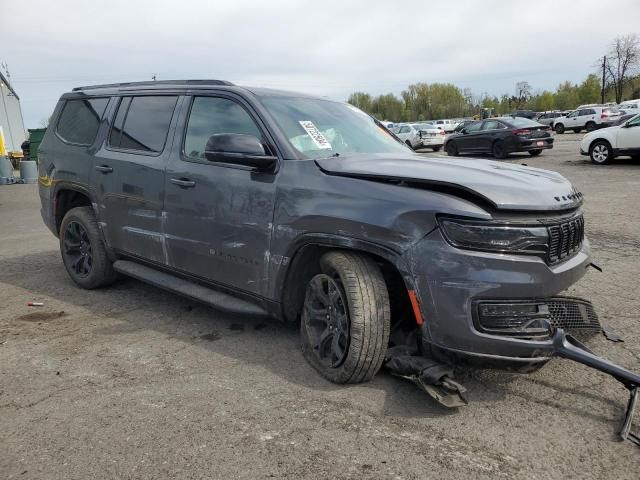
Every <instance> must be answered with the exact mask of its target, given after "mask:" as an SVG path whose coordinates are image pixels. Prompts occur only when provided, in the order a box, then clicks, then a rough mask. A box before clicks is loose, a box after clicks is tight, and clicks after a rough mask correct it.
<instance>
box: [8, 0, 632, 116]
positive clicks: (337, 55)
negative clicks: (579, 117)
mask: <svg viewBox="0 0 640 480" xmlns="http://www.w3.org/2000/svg"><path fill="white" fill-rule="evenodd" d="M165 3H166V6H165V5H164V4H165ZM0 16H1V17H0V18H2V28H0V61H3V62H6V63H7V64H8V65H9V72H10V74H11V81H12V84H13V86H14V88H15V90H16V91H17V92H18V95H19V96H20V98H21V103H22V109H23V113H24V118H25V124H26V125H25V126H26V127H27V128H34V127H38V126H40V123H41V121H42V120H43V119H46V118H47V117H48V116H49V115H50V113H51V111H52V109H53V107H54V105H55V102H56V100H57V99H58V97H59V96H60V95H61V94H62V93H63V92H65V91H68V90H69V89H71V88H72V87H74V86H79V85H87V84H94V83H105V82H119V81H135V80H150V79H151V75H152V74H153V73H156V74H157V76H158V79H174V78H175V79H184V78H221V79H226V80H231V81H233V82H235V83H238V84H246V85H260V86H268V87H277V88H282V89H288V90H298V91H304V92H309V93H315V94H318V95H323V96H327V97H330V98H334V99H337V100H344V99H346V97H347V96H348V94H349V93H350V92H352V91H355V90H359V91H366V92H370V93H372V94H379V93H387V92H393V93H396V94H399V93H400V92H401V91H402V89H403V88H404V87H406V86H407V85H409V84H411V83H415V82H429V83H431V82H453V83H455V84H456V85H458V86H459V87H461V88H471V89H472V90H473V92H474V93H475V94H480V93H483V92H488V93H490V94H496V95H500V94H502V93H509V94H513V93H514V89H515V83H516V82H517V81H520V80H527V81H529V82H530V83H531V85H532V86H533V88H534V90H538V89H545V88H546V89H554V88H555V87H556V86H557V84H558V83H560V82H561V81H564V80H571V81H573V82H579V81H582V79H584V77H585V76H586V75H587V74H588V73H590V72H591V71H593V70H594V65H595V63H596V60H597V58H598V57H599V56H602V55H603V54H604V53H606V50H607V46H608V44H609V43H610V42H611V41H612V40H613V38H614V37H615V36H616V35H620V34H628V33H639V34H640V21H639V20H640V1H638V0H606V1H603V0H594V1H591V0H588V1H585V0H581V1H565V0H537V1H531V0H528V1H519V0H518V1H512V0H491V1H489V0H476V1H467V0H455V1H445V0H440V1H426V0H424V1H412V0H402V1H393V0H387V1H378V0H368V1H365V0H353V1H351V0H339V1H334V0H323V1H306V0H297V1H296V0H266V1H257V0H253V1H248V0H231V1H220V0H181V1H177V2H176V1H174V2H161V1H158V0H155V1H154V0H148V1H147V0H140V1H137V0H128V1H120V0H110V1H108V2H104V3H103V2H92V1H90V0H89V1H88V0H81V1H76V0H56V1H51V0H43V1H35V0H2V2H1V5H0Z"/></svg>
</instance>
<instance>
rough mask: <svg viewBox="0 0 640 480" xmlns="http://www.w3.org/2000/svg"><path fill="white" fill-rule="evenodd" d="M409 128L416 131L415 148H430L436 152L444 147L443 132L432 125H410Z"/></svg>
mask: <svg viewBox="0 0 640 480" xmlns="http://www.w3.org/2000/svg"><path fill="white" fill-rule="evenodd" d="M411 126H412V127H413V128H415V129H416V130H417V131H418V135H419V136H420V140H419V145H418V147H415V148H430V149H432V150H433V151H434V152H438V151H439V150H440V149H441V148H442V145H444V136H445V133H444V130H442V129H440V128H438V127H436V126H435V125H434V124H432V123H412V124H411Z"/></svg>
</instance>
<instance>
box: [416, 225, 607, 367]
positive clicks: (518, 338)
mask: <svg viewBox="0 0 640 480" xmlns="http://www.w3.org/2000/svg"><path fill="white" fill-rule="evenodd" d="M405 261H406V263H407V265H408V268H409V270H410V283H412V285H411V287H412V288H413V289H414V290H415V293H416V296H417V298H418V301H419V305H420V310H421V313H422V316H423V318H424V324H423V326H422V339H423V343H424V346H425V347H426V349H428V350H430V351H432V352H434V353H435V354H436V355H438V354H441V355H442V356H445V357H448V358H453V359H455V361H456V362H457V363H460V362H467V363H473V364H476V365H480V366H483V367H497V368H510V369H517V370H531V369H534V368H536V367H539V366H542V365H544V363H546V362H547V361H549V360H550V358H551V357H552V353H551V347H552V340H551V338H550V337H549V334H548V331H547V330H546V329H545V328H544V326H543V325H542V324H541V323H540V321H541V320H545V321H549V322H551V324H552V325H553V326H555V327H560V328H563V329H565V330H569V331H574V330H575V329H580V330H583V331H590V332H593V331H599V330H600V324H599V322H598V319H597V316H596V315H595V311H594V310H593V307H592V306H591V304H590V303H589V302H587V301H585V300H581V299H577V298H572V297H562V296H558V294H559V293H560V292H563V291H565V290H566V289H567V288H569V287H570V286H571V285H573V284H575V283H576V282H577V281H578V280H579V279H580V278H582V276H583V275H584V274H585V271H586V269H587V268H588V266H589V265H590V263H591V262H590V252H589V243H588V241H587V240H586V239H585V241H584V243H583V244H582V246H581V249H580V251H578V252H577V253H575V254H574V255H573V256H572V257H571V258H569V259H567V260H566V261H564V262H562V263H560V264H557V265H548V264H547V263H545V261H544V260H543V259H541V258H539V257H535V256H525V255H513V254H497V253H487V252H480V251H471V250H463V249H459V248H456V247H453V246H451V245H449V244H448V243H447V242H446V241H445V239H444V237H443V235H442V233H441V231H440V230H439V229H436V230H434V231H433V232H432V233H431V234H430V235H428V236H427V237H425V238H424V239H423V240H422V241H420V242H418V243H417V244H415V245H414V246H413V247H412V248H411V249H409V250H408V251H407V252H406V253H405Z"/></svg>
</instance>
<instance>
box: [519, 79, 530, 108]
mask: <svg viewBox="0 0 640 480" xmlns="http://www.w3.org/2000/svg"><path fill="white" fill-rule="evenodd" d="M531 90H532V89H531V85H530V84H529V82H526V81H522V82H518V83H516V97H517V100H516V101H517V102H518V105H522V104H524V103H526V102H527V101H528V100H529V99H530V98H531Z"/></svg>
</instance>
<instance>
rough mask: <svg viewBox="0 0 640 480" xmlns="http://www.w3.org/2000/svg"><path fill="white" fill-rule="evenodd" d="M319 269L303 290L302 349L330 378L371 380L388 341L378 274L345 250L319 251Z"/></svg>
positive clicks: (386, 304)
mask: <svg viewBox="0 0 640 480" xmlns="http://www.w3.org/2000/svg"><path fill="white" fill-rule="evenodd" d="M320 268H321V271H322V272H321V273H319V274H317V275H315V276H314V277H313V278H312V279H311V280H310V281H309V284H308V285H307V291H306V294H305V300H304V305H303V310H302V316H301V321H300V341H301V345H302V353H303V354H304V357H305V359H306V360H307V362H309V364H310V365H311V366H312V367H313V368H315V369H316V370H317V371H318V372H319V373H320V374H321V375H322V376H323V377H325V378H326V379H327V380H330V381H331V382H334V383H360V382H366V381H369V380H371V379H372V378H373V376H374V375H375V374H376V373H377V372H378V370H380V366H381V365H382V362H383V360H384V355H385V352H386V350H387V345H388V343H389V331H390V323H391V311H390V306H389V292H388V291H387V286H386V284H385V281H384V278H383V276H382V273H381V272H380V269H379V268H378V266H377V265H376V263H375V262H374V261H373V260H371V259H369V258H367V257H364V256H361V255H358V254H355V253H347V252H329V253H327V254H325V255H323V256H322V258H321V259H320ZM325 285H326V288H325ZM332 285H333V286H332ZM332 298H333V301H332V300H331V299H332ZM332 306H333V307H332ZM330 307H332V308H333V310H330ZM332 325H333V327H332ZM323 337H324V339H323ZM336 345H337V347H336Z"/></svg>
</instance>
